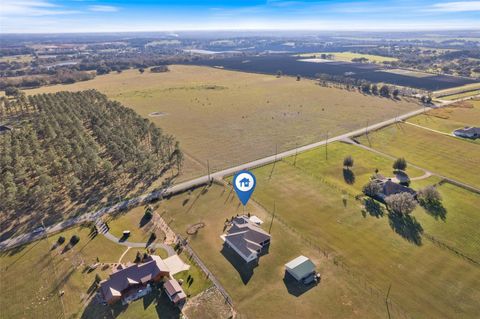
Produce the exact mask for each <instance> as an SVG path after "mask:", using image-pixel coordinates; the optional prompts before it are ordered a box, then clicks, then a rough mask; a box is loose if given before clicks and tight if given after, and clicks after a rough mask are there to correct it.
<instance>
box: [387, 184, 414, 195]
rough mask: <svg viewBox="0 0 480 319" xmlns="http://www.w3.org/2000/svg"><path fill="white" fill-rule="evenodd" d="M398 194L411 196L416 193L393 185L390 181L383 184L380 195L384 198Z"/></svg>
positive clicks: (398, 185) (407, 188)
mask: <svg viewBox="0 0 480 319" xmlns="http://www.w3.org/2000/svg"><path fill="white" fill-rule="evenodd" d="M399 193H410V194H412V195H415V194H416V192H415V191H414V190H413V189H411V188H410V187H407V186H403V185H401V184H397V183H394V182H392V181H391V180H387V181H386V182H385V183H384V184H383V189H382V194H383V195H384V196H390V195H394V194H399Z"/></svg>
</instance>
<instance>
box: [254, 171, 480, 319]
mask: <svg viewBox="0 0 480 319" xmlns="http://www.w3.org/2000/svg"><path fill="white" fill-rule="evenodd" d="M271 167H272V165H269V166H265V167H262V168H259V169H256V170H254V173H255V174H256V177H257V188H256V190H255V193H254V198H255V200H257V201H258V202H259V203H260V204H261V205H264V206H265V207H270V208H271V207H272V203H273V201H275V203H276V214H277V216H278V217H279V218H281V219H282V220H284V221H286V222H287V223H288V224H289V225H290V226H291V227H293V228H294V229H296V230H298V231H299V232H300V233H301V234H303V235H304V236H307V237H308V238H309V239H310V240H311V241H313V242H314V243H316V244H317V245H318V246H320V247H324V249H326V250H329V251H331V252H332V253H335V254H337V255H338V258H341V259H342V260H343V261H344V262H345V263H346V264H347V265H349V266H350V267H351V268H352V269H354V270H355V271H356V272H359V273H361V274H363V275H364V276H366V278H368V280H369V281H371V282H373V283H374V284H375V285H376V286H378V287H385V288H388V286H389V285H390V284H391V285H392V290H391V297H392V298H393V299H394V300H395V301H396V302H398V303H399V304H400V305H402V307H403V308H404V309H405V310H406V311H407V312H408V313H409V314H410V315H411V316H413V317H419V318H443V317H447V318H450V317H458V316H460V317H462V318H475V317H476V316H477V314H478V305H477V300H478V299H479V298H480V290H478V287H479V285H480V269H479V267H478V266H476V265H474V264H472V263H470V262H468V261H466V260H464V259H462V258H460V257H458V256H456V255H455V254H454V253H452V252H450V251H448V250H446V249H443V248H440V247H438V246H436V245H434V244H433V243H432V242H430V241H429V240H426V239H425V238H421V234H419V233H417V232H415V231H414V230H413V229H416V228H410V229H409V230H410V232H406V233H404V232H402V230H403V229H402V228H400V227H399V226H398V225H397V227H391V226H390V221H389V217H388V215H387V214H386V212H384V215H383V216H374V215H370V214H369V213H362V207H361V205H360V202H359V201H356V200H354V199H353V198H347V200H346V201H344V200H345V196H344V195H343V194H342V191H341V190H338V189H336V188H332V187H331V186H330V185H329V183H326V182H325V181H324V179H323V178H319V177H318V176H317V175H316V173H313V172H316V171H317V170H318V166H317V165H312V166H310V167H309V168H303V169H299V168H295V167H293V166H292V165H291V164H288V163H285V162H277V164H276V167H275V171H274V173H273V175H272V177H271V178H270V177H269V176H270V173H271ZM354 167H355V166H354ZM338 179H339V180H340V181H341V179H342V177H341V176H340V177H338ZM433 180H435V179H433ZM419 184H421V183H419ZM444 186H445V185H443V186H442V188H441V193H442V194H443V195H444V198H445V201H444V205H445V207H446V209H447V210H448V213H447V219H446V222H445V223H444V222H443V221H441V220H435V219H434V217H432V216H430V215H427V213H425V212H424V211H423V209H418V210H417V211H416V212H415V213H414V217H415V218H416V219H417V221H418V222H419V223H420V224H421V226H422V227H424V228H425V231H427V232H428V233H429V234H431V235H433V236H438V237H439V238H445V240H446V241H447V240H449V241H451V242H450V243H451V244H452V245H457V246H462V245H465V244H467V245H470V244H469V243H466V241H469V240H473V241H475V242H478V240H479V238H478V237H479V235H478V231H475V229H476V228H475V227H476V226H475V225H478V220H479V217H476V218H475V216H474V215H473V211H472V212H467V213H464V209H469V208H468V207H470V206H469V205H470V204H466V206H464V205H463V203H464V202H463V201H468V202H470V203H471V205H472V207H478V206H479V205H480V198H479V197H478V196H477V195H472V194H470V193H468V192H467V193H465V194H463V196H464V197H463V198H458V199H454V200H453V201H452V200H451V198H452V197H454V198H457V197H456V195H455V191H452V192H450V190H449V189H448V186H447V187H445V188H443V187H444ZM463 214H467V215H468V216H469V217H464V216H463ZM427 219H428V220H427ZM465 223H473V224H474V225H472V226H471V227H470V226H469V227H466V228H465ZM463 232H467V233H468V234H463ZM399 233H404V235H403V236H402V235H400V234H399ZM442 236H443V237H442ZM418 237H420V241H421V244H420V245H418V244H415V243H414V242H415V241H417V243H418ZM471 247H473V246H471ZM469 251H470V252H471V250H469ZM413 295H414V296H415V298H412V296H413Z"/></svg>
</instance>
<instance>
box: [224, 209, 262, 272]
mask: <svg viewBox="0 0 480 319" xmlns="http://www.w3.org/2000/svg"><path fill="white" fill-rule="evenodd" d="M232 224H233V225H232V227H231V228H230V229H229V230H228V231H227V233H226V234H224V235H222V236H220V237H221V238H222V239H223V240H224V245H227V246H228V247H230V248H232V249H233V250H234V251H235V252H236V253H237V254H238V255H239V256H240V257H242V259H243V260H245V262H247V263H248V262H251V261H254V260H257V258H258V257H259V256H260V255H261V254H262V253H264V252H266V251H267V250H268V247H269V245H270V238H271V236H270V234H269V233H267V232H266V231H264V230H263V229H261V228H260V227H259V226H257V224H255V223H253V222H252V221H250V220H249V218H248V217H247V216H238V217H235V218H234V219H233V221H232Z"/></svg>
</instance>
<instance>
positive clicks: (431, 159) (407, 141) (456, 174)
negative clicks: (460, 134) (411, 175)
mask: <svg viewBox="0 0 480 319" xmlns="http://www.w3.org/2000/svg"><path fill="white" fill-rule="evenodd" d="M368 135H369V140H370V143H369V141H368V139H367V138H366V137H365V136H361V137H359V138H358V140H359V141H360V142H361V143H362V144H364V145H368V146H370V147H372V148H374V149H376V150H379V151H381V152H385V153H387V154H389V155H391V156H395V157H404V158H405V159H406V160H407V162H411V163H412V164H416V165H418V166H421V167H423V168H425V169H429V170H431V171H433V172H435V173H437V174H440V175H443V176H446V177H450V178H453V179H456V180H458V181H460V182H464V183H466V184H469V185H472V186H476V187H479V186H480V175H479V174H470V173H467V174H466V172H475V171H478V158H480V146H479V145H478V144H477V143H472V142H470V141H464V140H461V139H458V138H454V137H451V136H445V135H442V134H439V133H437V132H432V131H428V130H425V129H423V128H419V127H415V126H412V125H409V124H405V123H398V124H397V125H391V126H388V127H386V128H384V129H381V130H378V131H375V132H370V133H369V134H368Z"/></svg>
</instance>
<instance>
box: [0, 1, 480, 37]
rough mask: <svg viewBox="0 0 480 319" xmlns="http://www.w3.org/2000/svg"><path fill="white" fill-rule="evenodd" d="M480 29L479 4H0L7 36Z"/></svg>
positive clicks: (0, 23) (0, 29)
mask: <svg viewBox="0 0 480 319" xmlns="http://www.w3.org/2000/svg"><path fill="white" fill-rule="evenodd" d="M278 29H280V30H320V31H321V30H323V31H333V30H338V31H401V30H407V31H411V30H450V29H453V30H455V29H480V1H441V0H416V1H414V0H393V1H392V0H373V1H366V0H336V1H325V0H323V1H322V0H298V1H297V0H266V1H260V0H240V1H237V0H227V1H221V0H209V1H188V0H176V1H163V0H136V1H126V0H100V1H96V0H0V32H1V33H63V32H123V31H134V32H135V31H182V30H278Z"/></svg>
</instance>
